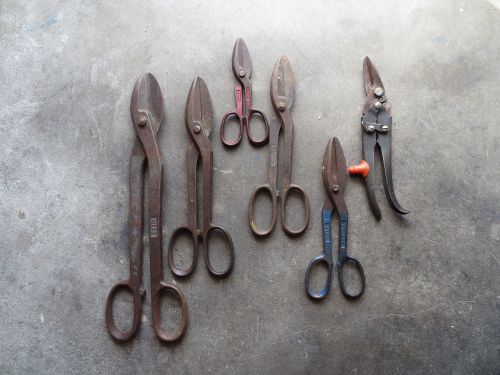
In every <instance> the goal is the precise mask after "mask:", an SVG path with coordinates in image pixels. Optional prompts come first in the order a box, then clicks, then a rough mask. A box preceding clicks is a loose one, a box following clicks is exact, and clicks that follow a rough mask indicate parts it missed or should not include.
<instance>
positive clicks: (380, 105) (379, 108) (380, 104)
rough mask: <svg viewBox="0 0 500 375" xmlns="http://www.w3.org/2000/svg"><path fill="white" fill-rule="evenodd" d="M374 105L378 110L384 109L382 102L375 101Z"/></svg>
mask: <svg viewBox="0 0 500 375" xmlns="http://www.w3.org/2000/svg"><path fill="white" fill-rule="evenodd" d="M374 107H375V109H376V110H377V111H379V110H381V109H382V103H381V102H375V104H374Z"/></svg>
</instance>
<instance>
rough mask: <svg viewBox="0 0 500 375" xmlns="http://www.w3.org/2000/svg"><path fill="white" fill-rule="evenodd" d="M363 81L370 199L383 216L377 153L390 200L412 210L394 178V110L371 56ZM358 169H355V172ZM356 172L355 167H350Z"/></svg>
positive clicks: (401, 210)
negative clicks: (399, 196)
mask: <svg viewBox="0 0 500 375" xmlns="http://www.w3.org/2000/svg"><path fill="white" fill-rule="evenodd" d="M363 81H364V86H365V93H366V101H365V104H364V106H363V115H362V116H361V133H362V145H363V147H362V151H363V160H362V161H361V162H363V161H365V162H366V163H367V164H368V168H367V169H368V175H366V176H363V178H364V183H365V188H366V193H367V196H368V201H369V202H370V207H371V209H372V212H373V214H374V215H375V217H376V218H377V219H378V220H380V219H382V212H380V207H379V206H378V203H377V198H376V197H375V189H374V181H375V152H376V151H378V152H379V153H380V157H381V165H382V181H383V182H384V190H385V195H386V197H387V200H388V201H389V204H390V205H391V207H392V208H393V209H394V211H396V212H397V213H398V214H401V215H406V214H407V213H408V211H407V210H405V209H404V208H403V207H402V206H401V205H400V204H399V202H398V200H397V199H396V193H395V192H394V182H393V178H392V148H391V146H392V133H393V132H394V129H393V126H392V109H391V105H390V103H389V101H388V100H387V97H386V95H385V88H384V84H383V83H382V79H381V78H380V75H379V74H378V72H377V69H375V66H374V65H373V63H372V62H371V60H370V58H369V57H365V59H364V61H363ZM355 170H356V168H354V171H355ZM349 172H350V173H351V174H352V169H351V168H349Z"/></svg>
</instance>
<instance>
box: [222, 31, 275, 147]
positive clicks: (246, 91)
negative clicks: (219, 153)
mask: <svg viewBox="0 0 500 375" xmlns="http://www.w3.org/2000/svg"><path fill="white" fill-rule="evenodd" d="M252 70H253V65H252V59H251V57H250V52H248V48H247V45H246V44H245V42H244V40H243V39H238V40H237V41H236V43H235V44H234V49H233V74H234V76H235V77H236V79H237V80H238V83H237V84H236V87H235V88H234V96H235V100H236V109H234V110H232V111H230V112H227V113H226V114H224V116H223V117H222V121H221V125H220V139H221V141H222V144H223V145H224V146H226V147H236V146H238V145H239V144H240V143H241V139H242V137H243V128H246V132H247V137H248V141H249V142H250V144H252V145H253V146H262V145H265V144H266V143H267V142H268V141H269V123H268V122H267V117H266V115H265V114H264V112H262V111H259V110H257V109H254V108H252V81H251V80H250V77H251V75H252ZM255 116H259V117H261V118H262V121H263V122H264V131H265V134H264V137H263V138H262V139H255V138H254V137H253V136H252V132H251V121H252V118H254V117H255ZM230 119H236V120H238V125H239V130H238V136H237V138H236V140H235V141H231V140H230V139H228V138H227V137H226V132H225V130H226V126H227V125H228V124H229V122H228V121H229V120H230Z"/></svg>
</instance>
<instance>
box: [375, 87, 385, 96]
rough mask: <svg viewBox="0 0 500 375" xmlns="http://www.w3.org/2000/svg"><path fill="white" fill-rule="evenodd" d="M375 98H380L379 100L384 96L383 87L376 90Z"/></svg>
mask: <svg viewBox="0 0 500 375" xmlns="http://www.w3.org/2000/svg"><path fill="white" fill-rule="evenodd" d="M373 92H374V94H375V96H378V97H379V98H380V97H381V96H382V95H384V89H383V88H382V87H375V90H374V91H373Z"/></svg>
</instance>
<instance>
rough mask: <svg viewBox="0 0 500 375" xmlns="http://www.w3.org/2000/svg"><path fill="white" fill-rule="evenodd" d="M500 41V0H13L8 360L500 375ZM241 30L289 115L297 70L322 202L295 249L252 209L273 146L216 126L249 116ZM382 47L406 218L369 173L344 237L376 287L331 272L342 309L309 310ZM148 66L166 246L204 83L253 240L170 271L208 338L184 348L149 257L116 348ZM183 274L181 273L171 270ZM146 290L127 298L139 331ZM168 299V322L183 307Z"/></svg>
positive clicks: (260, 96)
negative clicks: (239, 58) (131, 168)
mask: <svg viewBox="0 0 500 375" xmlns="http://www.w3.org/2000/svg"><path fill="white" fill-rule="evenodd" d="M499 35H500V10H499V6H498V3H497V4H495V2H493V1H490V2H488V1H474V0H471V1H455V0H440V1H431V0H418V1H417V0H409V1H404V2H401V1H398V0H380V1H377V2H364V1H337V0H335V1H318V2H305V1H299V0H288V1H281V0H280V1H273V2H270V1H265V0H259V1H250V2H249V1H246V2H245V1H239V0H237V1H231V2H225V1H182V2H181V1H159V0H152V1H147V2H138V1H119V2H118V1H114V2H113V1H108V2H101V1H81V2H69V1H62V0H59V1H45V2H42V1H28V0H15V1H14V0H3V1H2V2H0V45H1V51H2V52H1V53H0V87H1V94H0V128H1V134H2V136H1V139H2V141H1V144H2V146H1V147H0V181H1V183H0V202H1V204H0V215H1V220H0V233H1V235H0V270H1V271H0V289H1V293H0V337H1V340H0V373H2V374H68V373H71V374H91V373H94V374H156V373H158V374H160V373H162V374H165V373H172V374H174V373H177V374H179V373H184V374H276V373H284V374H382V373H384V374H404V373H412V374H473V373H476V374H498V373H499V372H500V347H499V343H500V320H499V307H500V287H499V286H500V272H499V265H498V260H499V257H500V254H499V251H500V246H499V240H500V215H499V201H500V191H499V187H498V186H499V183H500V169H499V168H498V159H499V157H500V155H499V150H498V147H499V134H500V131H499V127H498V123H497V120H496V119H497V118H498V109H499V108H500V100H499V98H500V69H499V68H498V62H499V61H500V54H499V51H500V38H499ZM238 37H241V38H244V39H245V41H246V43H247V45H248V47H249V50H250V53H251V56H252V59H253V66H254V73H253V84H254V106H255V107H256V108H260V109H262V110H263V111H264V112H265V113H266V114H267V115H268V117H269V121H270V122H273V123H274V122H276V121H277V119H276V116H275V114H274V112H273V110H272V107H271V103H270V99H269V80H270V76H271V72H272V68H273V66H274V64H275V62H276V61H277V59H278V58H279V56H280V55H282V54H286V55H288V57H289V59H290V61H291V64H292V67H293V69H294V72H295V76H296V96H295V102H294V106H293V117H294V122H295V132H294V149H293V157H294V161H293V177H292V180H293V182H295V183H297V184H299V185H301V186H303V187H304V188H305V189H306V191H307V194H308V195H309V197H310V209H311V220H310V225H309V229H308V230H307V232H306V233H305V234H304V235H303V236H301V237H299V238H289V237H287V236H286V235H285V234H284V232H283V230H282V228H281V227H280V226H279V225H278V226H277V227H276V228H275V230H274V232H273V233H272V235H271V236H270V237H269V238H267V239H264V240H257V239H256V238H255V237H254V236H253V235H252V233H251V231H250V229H249V225H248V222H247V208H248V200H249V198H250V195H251V193H252V191H253V189H254V188H255V187H256V186H257V185H259V184H261V183H264V182H265V181H266V176H267V163H268V162H267V160H268V155H269V150H268V148H267V147H263V148H253V147H251V146H250V145H249V144H248V141H247V140H246V139H244V141H243V144H242V145H241V146H240V147H239V148H238V149H236V150H233V151H228V150H226V149H224V148H223V147H222V144H221V142H220V139H219V136H218V132H219V121H220V119H221V117H222V115H223V113H224V112H225V111H227V110H230V109H231V108H233V106H234V98H233V88H234V84H235V79H234V77H233V75H232V71H231V54H232V48H233V44H234V41H235V40H236V38H238ZM365 55H368V56H370V57H371V58H372V60H373V62H374V64H375V65H376V66H377V67H378V70H379V72H380V74H381V77H382V79H383V81H384V84H385V88H386V90H387V96H388V98H389V100H390V102H391V103H392V107H393V117H394V123H395V126H394V133H393V167H394V179H395V189H396V194H397V196H398V198H399V200H400V202H401V203H402V205H403V206H404V207H405V208H407V209H409V210H410V211H411V213H410V214H409V215H407V216H406V217H399V216H398V215H397V214H395V213H394V212H393V211H392V210H391V209H390V207H389V205H388V203H387V200H386V199H385V195H384V192H383V187H382V179H381V173H380V165H377V169H376V171H375V173H376V194H377V197H378V199H379V203H380V206H381V209H382V213H383V219H382V221H380V222H377V221H376V220H375V219H374V217H373V215H372V214H371V211H370V210H369V206H368V201H367V198H366V194H365V191H364V186H363V184H362V181H361V180H359V179H356V178H350V179H349V180H348V184H347V188H346V191H345V198H346V201H347V205H348V208H349V219H350V222H349V245H348V249H349V252H350V253H351V254H352V255H354V256H356V257H357V258H358V259H359V260H360V261H361V262H362V264H363V265H364V269H365V272H366V280H367V289H366V292H365V295H364V296H363V297H362V298H361V299H360V300H359V301H356V302H351V301H347V300H346V299H345V298H343V297H342V295H341V293H340V290H339V286H338V279H337V274H336V272H335V273H334V277H333V285H332V289H331V292H330V294H329V296H328V298H327V299H326V300H324V301H323V302H320V303H313V302H311V301H310V300H309V299H308V297H307V296H306V294H305V291H304V273H305V270H306V266H307V264H308V262H309V261H310V259H312V258H313V257H314V256H316V255H318V254H320V253H321V251H322V237H321V207H322V204H323V200H324V197H325V193H324V189H323V185H322V180H321V164H322V159H323V152H324V149H325V146H326V143H327V141H328V139H329V137H332V136H337V137H339V138H340V140H341V142H342V145H343V148H344V151H345V154H346V159H347V163H348V164H350V163H354V162H357V161H358V160H359V159H360V157H361V130H360V125H359V118H360V111H361V108H362V105H363V101H364V91H363V85H362V62H363V58H364V56H365ZM143 72H151V73H153V74H154V75H155V76H156V77H157V79H158V81H159V82H160V85H161V89H162V91H163V95H164V103H165V120H164V122H163V123H162V126H161V128H160V132H159V139H160V143H161V150H162V152H163V155H164V159H165V178H164V184H165V189H164V196H163V198H164V215H163V217H164V223H163V233H164V239H163V242H164V256H165V255H166V247H167V244H168V239H169V237H170V235H171V233H172V231H173V229H174V228H175V227H176V226H178V225H179V224H183V223H184V222H185V220H186V219H185V215H186V202H185V201H186V196H187V193H186V187H185V186H186V173H185V149H186V146H187V145H188V135H187V133H186V130H185V127H184V105H185V100H186V97H187V94H188V90H189V86H190V83H191V82H192V80H193V78H194V77H195V76H196V75H200V76H202V77H203V78H204V79H205V81H206V82H207V85H208V87H209V89H210V92H211V96H212V101H213V105H214V112H215V118H216V121H215V125H214V129H213V132H212V136H211V139H212V144H213V149H214V160H215V161H214V194H213V204H214V221H215V222H216V223H218V224H220V225H222V226H224V227H225V228H226V229H227V230H228V231H229V232H230V233H231V235H232V237H233V241H234V244H235V251H236V262H235V267H234V271H233V273H232V274H231V276H230V277H229V278H227V279H225V280H216V279H213V278H211V277H210V276H209V275H208V272H207V270H206V268H205V266H204V263H203V259H202V255H201V254H200V255H199V262H198V266H197V268H196V270H195V273H194V274H193V276H192V277H190V278H189V279H187V280H175V282H176V283H177V285H178V286H179V287H180V288H182V290H183V291H184V293H185V295H186V297H187V300H188V303H189V327H188V330H187V333H186V335H185V337H184V338H183V340H182V341H180V342H178V343H176V344H173V345H163V344H161V343H160V342H159V341H158V340H157V339H156V337H155V335H154V332H153V330H152V327H151V309H150V300H149V278H148V277H149V273H148V266H149V258H148V251H147V246H146V251H145V264H144V269H145V275H144V286H145V288H146V289H147V290H148V292H147V293H148V294H147V295H146V298H145V300H144V305H143V316H142V318H141V320H142V325H141V328H140V331H139V334H138V335H137V337H136V338H135V339H134V340H132V341H131V342H129V343H128V344H118V343H116V342H114V341H113V340H112V339H111V338H110V336H109V334H108V332H107V330H106V325H105V320H104V308H105V302H106V298H107V295H108V292H109V290H110V288H111V287H112V286H113V285H114V283H115V282H117V281H118V280H123V279H126V278H127V277H128V272H129V250H128V157H129V155H130V151H131V148H132V145H133V142H134V139H135V133H134V130H133V127H132V124H131V122H130V115H129V103H130V95H131V91H132V88H133V85H134V83H135V80H136V79H137V77H138V76H140V74H142V73H143ZM265 203H266V202H265V200H264V201H262V202H261V203H259V207H260V206H262V207H261V208H262V210H261V213H263V214H265V213H266V212H267V213H268V211H266V210H265V205H264V204H265ZM291 204H292V205H293V207H291V208H290V210H289V213H290V214H291V216H292V218H291V219H290V220H291V221H294V222H296V221H297V220H298V222H300V219H298V217H299V216H300V214H301V213H302V208H301V206H300V204H299V202H296V201H295V199H294V200H293V201H292V202H291ZM336 223H337V221H336V219H335V221H334V224H333V227H332V231H333V235H334V244H336V241H337V240H336V238H337V224H336ZM145 242H146V244H147V235H146V234H145ZM181 242H182V241H181ZM181 245H182V243H181ZM181 245H179V247H180V246H181ZM335 246H336V245H335ZM334 249H335V251H336V247H334ZM179 253H180V254H179V255H178V256H177V258H178V261H179V262H185V261H186V259H188V258H189V257H188V255H187V253H186V254H184V253H183V251H182V249H181V250H180V251H179ZM224 254H225V253H224V251H223V250H221V251H219V252H218V253H217V254H215V253H214V261H216V262H223V258H222V257H223V255H224ZM335 254H336V252H335ZM165 263H166V262H165ZM220 264H222V263H220ZM320 276H321V275H320V274H318V275H315V279H316V277H317V278H318V280H317V281H318V282H319V277H320ZM323 276H324V275H323ZM164 279H165V280H167V281H173V280H174V277H173V275H172V273H171V271H170V270H169V269H168V267H167V266H166V265H165V266H164ZM315 282H316V281H315ZM315 285H316V284H315ZM130 301H131V299H130V296H127V295H122V294H120V295H119V296H118V300H117V302H116V303H115V307H116V314H115V315H116V318H117V320H119V321H120V322H119V324H121V325H126V324H127V322H128V323H129V322H130V319H128V320H127V312H128V313H130V309H131V307H130V306H131V305H130ZM162 303H163V307H164V308H163V310H162V315H163V318H165V319H166V320H169V322H170V323H165V324H166V326H167V327H173V326H174V324H175V323H176V322H178V320H179V317H180V311H179V304H178V303H177V302H176V301H175V300H174V299H172V298H170V297H168V296H167V297H165V298H164V300H163V302H162Z"/></svg>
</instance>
